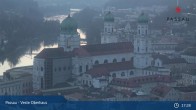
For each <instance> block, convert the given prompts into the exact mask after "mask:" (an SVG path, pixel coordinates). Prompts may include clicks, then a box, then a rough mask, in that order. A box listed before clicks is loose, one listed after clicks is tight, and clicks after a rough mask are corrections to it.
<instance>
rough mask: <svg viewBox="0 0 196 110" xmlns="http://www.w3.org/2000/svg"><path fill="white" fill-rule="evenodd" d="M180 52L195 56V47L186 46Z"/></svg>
mask: <svg viewBox="0 0 196 110" xmlns="http://www.w3.org/2000/svg"><path fill="white" fill-rule="evenodd" d="M182 54H183V55H189V56H196V47H191V48H188V49H186V50H185V51H184V52H183V53H182Z"/></svg>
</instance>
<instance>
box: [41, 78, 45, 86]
mask: <svg viewBox="0 0 196 110" xmlns="http://www.w3.org/2000/svg"><path fill="white" fill-rule="evenodd" d="M43 87H44V81H43V78H41V88H42V89H43Z"/></svg>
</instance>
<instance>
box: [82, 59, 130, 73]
mask: <svg viewBox="0 0 196 110" xmlns="http://www.w3.org/2000/svg"><path fill="white" fill-rule="evenodd" d="M128 69H133V62H132V61H125V62H119V63H108V64H100V65H95V66H93V68H92V69H90V70H89V71H87V72H86V73H87V74H90V75H91V76H92V77H100V76H109V73H110V72H112V71H120V70H128Z"/></svg>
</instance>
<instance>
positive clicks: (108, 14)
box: [104, 12, 114, 22]
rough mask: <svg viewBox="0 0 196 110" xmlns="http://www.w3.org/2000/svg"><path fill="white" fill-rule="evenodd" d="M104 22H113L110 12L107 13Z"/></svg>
mask: <svg viewBox="0 0 196 110" xmlns="http://www.w3.org/2000/svg"><path fill="white" fill-rule="evenodd" d="M104 21H106V22H114V15H113V14H112V13H111V12H108V13H107V14H106V15H105V17H104Z"/></svg>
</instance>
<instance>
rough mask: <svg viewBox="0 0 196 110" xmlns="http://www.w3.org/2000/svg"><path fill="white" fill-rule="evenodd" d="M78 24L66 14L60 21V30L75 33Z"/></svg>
mask: <svg viewBox="0 0 196 110" xmlns="http://www.w3.org/2000/svg"><path fill="white" fill-rule="evenodd" d="M77 28H78V24H77V22H76V21H75V20H74V19H73V18H72V17H70V15H68V17H67V18H66V19H64V20H63V21H62V23H61V32H62V33H66V34H75V33H77Z"/></svg>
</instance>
